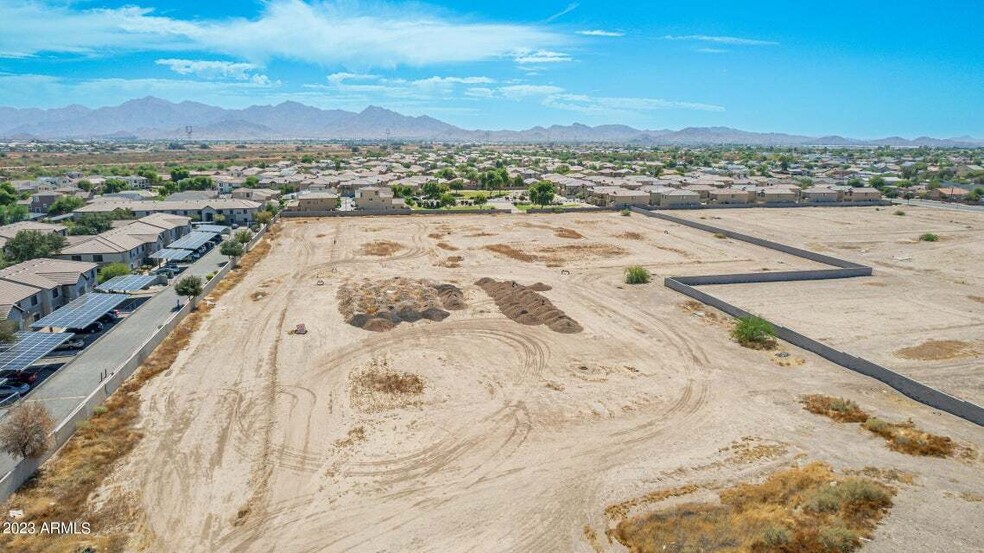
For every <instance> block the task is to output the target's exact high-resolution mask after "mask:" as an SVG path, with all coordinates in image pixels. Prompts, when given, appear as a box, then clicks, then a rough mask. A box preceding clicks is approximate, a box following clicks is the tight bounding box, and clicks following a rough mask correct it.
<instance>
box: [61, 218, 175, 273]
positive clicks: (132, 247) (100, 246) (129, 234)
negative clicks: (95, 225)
mask: <svg viewBox="0 0 984 553" xmlns="http://www.w3.org/2000/svg"><path fill="white" fill-rule="evenodd" d="M189 232H191V219H190V218H189V217H185V216H180V215H170V214H167V213H155V214H153V215H147V216H145V217H141V218H140V219H137V220H136V221H133V222H132V223H130V224H127V225H125V226H122V227H117V228H112V229H110V230H107V231H106V232H103V233H100V234H97V235H95V236H79V237H71V238H70V242H69V245H68V246H66V247H65V248H62V250H61V252H59V254H58V256H57V257H58V258H59V259H68V260H73V261H87V262H91V263H96V264H99V265H102V264H107V263H124V264H126V265H127V266H129V267H130V268H131V269H135V268H137V267H139V266H140V265H142V264H143V263H144V261H145V260H146V259H147V257H148V256H149V255H150V254H152V253H154V252H155V251H157V250H159V249H161V248H164V247H165V246H167V245H168V244H170V243H171V242H174V241H175V240H177V239H178V238H181V237H182V236H185V235H186V234H188V233H189Z"/></svg>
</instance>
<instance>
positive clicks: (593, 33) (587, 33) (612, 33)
mask: <svg viewBox="0 0 984 553" xmlns="http://www.w3.org/2000/svg"><path fill="white" fill-rule="evenodd" d="M577 34H579V35H584V36H604V37H620V36H625V33H623V32H621V31H605V30H602V29H590V30H587V31H578V32H577Z"/></svg>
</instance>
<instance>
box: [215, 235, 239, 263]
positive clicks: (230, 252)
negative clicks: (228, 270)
mask: <svg viewBox="0 0 984 553" xmlns="http://www.w3.org/2000/svg"><path fill="white" fill-rule="evenodd" d="M244 252H245V249H244V248H243V243H242V242H240V241H238V240H226V241H225V242H223V243H222V246H220V247H219V253H221V254H222V255H224V256H226V257H228V258H229V261H230V262H234V261H235V259H236V258H237V257H242V256H243V253H244Z"/></svg>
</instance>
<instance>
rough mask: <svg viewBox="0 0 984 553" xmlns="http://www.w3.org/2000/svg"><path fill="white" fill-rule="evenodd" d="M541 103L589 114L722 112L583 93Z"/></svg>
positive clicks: (709, 106) (676, 103) (710, 107)
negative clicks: (683, 111) (665, 111)
mask: <svg viewBox="0 0 984 553" xmlns="http://www.w3.org/2000/svg"><path fill="white" fill-rule="evenodd" d="M543 105H545V106H547V107H551V108H556V109H563V110H568V111H577V112H580V113H586V114H591V115H600V116H606V115H607V116H613V115H617V114H626V113H645V112H651V111H657V110H666V109H687V110H698V111H715V112H723V111H724V108H723V107H722V106H716V105H712V104H702V103H698V102H680V101H674V100H661V99H657V98H633V97H617V96H587V95H583V94H554V95H550V96H547V97H546V98H545V99H544V102H543Z"/></svg>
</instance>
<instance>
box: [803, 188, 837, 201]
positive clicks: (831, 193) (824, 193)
mask: <svg viewBox="0 0 984 553" xmlns="http://www.w3.org/2000/svg"><path fill="white" fill-rule="evenodd" d="M837 196H838V193H837V191H836V190H833V189H831V188H807V189H806V190H804V191H803V201H804V202H809V203H815V204H816V203H827V202H836V201H837Z"/></svg>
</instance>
